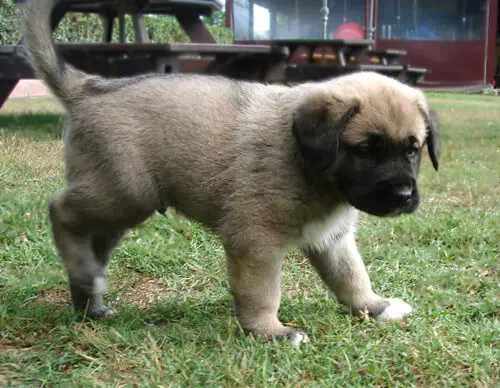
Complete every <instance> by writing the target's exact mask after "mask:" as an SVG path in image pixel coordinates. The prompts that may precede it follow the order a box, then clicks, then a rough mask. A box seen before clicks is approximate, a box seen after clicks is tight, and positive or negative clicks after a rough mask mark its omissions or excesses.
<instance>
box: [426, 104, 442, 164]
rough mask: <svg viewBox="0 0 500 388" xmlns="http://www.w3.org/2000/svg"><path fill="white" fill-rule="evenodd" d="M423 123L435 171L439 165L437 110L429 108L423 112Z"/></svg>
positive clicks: (439, 126) (439, 128) (438, 122)
mask: <svg viewBox="0 0 500 388" xmlns="http://www.w3.org/2000/svg"><path fill="white" fill-rule="evenodd" d="M424 119H425V124H426V127H427V140H426V142H427V148H428V150H429V156H430V158H431V161H432V166H433V167H434V169H435V170H436V171H437V170H438V167H439V146H440V140H439V139H440V132H441V123H440V121H439V117H438V114H437V112H436V111H435V110H434V109H432V108H429V112H428V114H424Z"/></svg>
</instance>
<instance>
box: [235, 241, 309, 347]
mask: <svg viewBox="0 0 500 388" xmlns="http://www.w3.org/2000/svg"><path fill="white" fill-rule="evenodd" d="M226 250H227V252H228V256H229V269H230V277H231V291H232V294H233V298H234V306H235V310H236V315H237V317H238V320H239V322H240V325H241V326H242V328H243V329H244V330H245V331H247V332H250V333H253V334H256V335H261V336H264V337H266V338H270V337H275V338H286V339H288V340H289V341H290V343H291V344H292V345H294V346H296V345H298V344H300V343H301V342H307V340H308V338H307V336H306V334H305V333H303V332H302V331H300V330H297V329H292V328H289V327H286V326H284V325H282V324H281V322H280V321H279V319H278V317H277V313H278V308H279V305H280V298H281V290H280V285H281V263H282V252H283V251H282V250H281V249H279V248H276V247H275V246H272V245H268V244H265V243H263V242H261V243H260V245H259V243H257V242H256V243H252V244H248V241H246V242H245V246H242V245H240V246H236V247H234V246H233V247H231V248H230V249H226Z"/></svg>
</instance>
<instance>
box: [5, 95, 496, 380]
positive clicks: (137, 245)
mask: <svg viewBox="0 0 500 388" xmlns="http://www.w3.org/2000/svg"><path fill="white" fill-rule="evenodd" d="M429 97H430V100H431V102H432V103H433V105H434V106H435V108H436V109H437V111H438V112H439V113H440V115H441V118H442V124H443V128H442V132H443V133H442V158H441V163H440V165H441V167H440V171H439V173H437V174H436V173H435V172H434V171H433V170H432V167H431V165H430V161H429V160H428V158H427V156H426V157H425V158H424V164H423V166H422V169H421V179H420V184H421V192H422V205H421V207H420V208H419V210H418V211H417V212H416V213H415V214H413V215H409V216H403V217H401V218H397V219H388V220H387V219H384V220H381V219H377V218H375V217H371V216H367V215H363V216H362V217H361V222H360V224H359V229H358V238H359V242H360V244H359V245H360V250H361V252H362V254H363V255H364V257H365V261H366V263H367V266H368V271H369V273H370V276H371V278H372V281H373V284H374V288H375V290H376V291H378V292H380V293H383V294H384V295H386V296H391V297H401V298H403V299H404V300H406V301H407V302H409V303H410V304H411V305H413V306H414V307H415V312H414V314H413V315H411V316H410V318H409V319H408V320H407V321H406V322H403V323H386V324H382V323H377V322H374V321H363V320H361V319H359V318H357V317H352V316H349V315H347V314H346V313H345V311H344V310H343V309H342V308H341V307H340V306H339V305H338V303H337V302H336V301H335V299H334V298H333V297H332V296H331V295H330V294H329V293H328V292H327V290H326V289H325V287H324V286H323V285H322V283H321V282H320V281H319V277H318V276H317V275H316V274H315V273H314V271H313V269H312V267H311V266H310V265H309V264H308V263H307V261H306V260H305V259H304V258H303V257H302V256H301V255H300V254H299V253H298V252H296V251H293V250H292V251H290V252H289V253H288V254H287V256H286V259H285V265H284V273H283V286H282V289H283V299H282V304H281V310H280V318H281V319H282V320H283V321H284V322H288V323H291V324H295V325H297V326H299V327H302V328H304V329H305V330H306V332H307V333H308V335H309V337H310V339H311V343H310V344H308V345H305V346H302V347H301V349H300V350H298V351H297V350H294V349H293V348H291V347H290V346H289V345H286V344H282V343H270V344H269V343H264V342H263V341H260V340H255V339H253V338H251V337H248V336H240V335H238V334H237V322H236V319H235V318H234V316H233V314H232V311H231V296H230V293H229V289H228V283H227V280H226V274H225V262H224V260H225V259H224V252H223V250H222V247H221V245H220V244H219V242H218V240H217V238H216V237H215V236H213V235H211V234H209V233H207V232H206V231H205V230H203V229H202V228H201V227H200V226H199V225H197V224H195V223H192V222H190V221H188V220H186V219H185V218H183V217H182V216H180V215H178V214H176V213H175V212H174V211H169V212H168V213H167V216H166V217H165V216H160V215H155V216H154V217H152V218H151V219H150V220H148V221H147V222H146V223H144V224H143V225H141V226H139V227H138V228H136V229H135V230H134V231H132V232H130V233H129V234H128V236H127V237H126V238H125V240H124V242H123V243H122V245H121V246H120V248H119V249H117V250H116V252H115V254H114V256H113V260H112V264H111V265H110V267H109V271H108V274H109V279H110V287H111V292H110V294H109V295H108V297H107V299H108V302H109V303H110V304H113V305H114V306H115V307H116V308H117V309H118V310H119V314H117V315H116V316H115V317H114V318H112V319H109V320H106V321H96V322H91V321H84V322H81V321H78V320H76V319H75V318H74V316H73V315H72V311H71V309H70V306H69V294H68V291H67V289H66V278H65V274H64V271H63V268H62V265H61V263H60V261H59V258H58V256H57V254H56V251H55V247H54V244H53V242H52V238H51V232H50V228H49V223H48V217H47V200H48V198H49V197H50V195H52V193H53V192H55V191H57V190H59V189H61V188H62V187H63V173H62V165H61V147H62V145H61V141H60V134H61V128H62V116H61V110H60V108H59V107H58V106H57V104H56V103H55V102H54V101H53V100H51V99H43V98H41V99H31V100H11V101H9V102H8V103H7V104H6V106H5V107H4V108H3V109H2V111H1V112H0V385H2V386H5V385H7V386H8V385H27V386H40V385H50V386H52V385H76V384H78V385H79V386H124V385H136V386H159V385H162V386H200V385H216V386H259V387H260V386H290V387H309V386H366V385H370V386H372V385H376V386H481V387H485V386H491V387H493V386H498V384H500V372H499V368H500V366H499V359H500V354H499V333H500V325H499V305H500V303H499V273H498V268H499V267H498V258H499V250H498V249H499V242H500V236H499V233H500V225H499V223H500V222H499V199H500V192H499V190H500V173H499V167H500V166H499V161H500V99H499V98H498V97H496V98H495V97H488V96H466V95H454V94H432V95H430V96H429Z"/></svg>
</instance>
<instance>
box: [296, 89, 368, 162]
mask: <svg viewBox="0 0 500 388" xmlns="http://www.w3.org/2000/svg"><path fill="white" fill-rule="evenodd" d="M322 97H323V96H314V97H313V98H309V99H307V100H306V101H305V102H304V103H303V104H302V105H301V106H300V107H299V108H298V109H297V111H296V112H294V115H293V124H292V131H293V134H294V136H295V139H296V140H297V144H298V148H299V152H300V154H301V156H302V157H303V158H304V160H305V161H306V162H308V163H309V164H310V165H311V166H312V167H313V168H315V169H316V170H319V171H324V170H326V169H327V168H328V167H330V166H331V165H332V164H334V163H335V160H336V156H337V151H338V147H339V140H340V134H341V133H342V131H343V130H344V129H345V127H346V126H347V124H348V123H349V122H350V121H351V119H352V118H353V117H354V116H355V115H356V114H357V113H359V109H360V108H359V103H357V102H351V103H346V102H345V101H342V100H336V99H334V100H333V101H332V100H330V101H327V100H326V99H325V98H324V97H323V98H322Z"/></svg>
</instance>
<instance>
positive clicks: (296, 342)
mask: <svg viewBox="0 0 500 388" xmlns="http://www.w3.org/2000/svg"><path fill="white" fill-rule="evenodd" d="M285 338H286V339H287V341H288V342H289V343H290V345H292V346H293V347H294V348H298V347H299V346H300V344H306V343H308V342H309V337H308V336H307V334H306V333H304V332H303V331H302V330H298V329H290V331H289V332H288V333H287V334H286V335H285Z"/></svg>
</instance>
